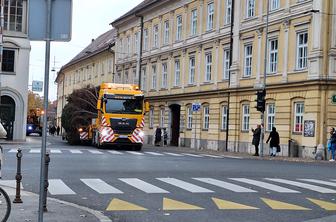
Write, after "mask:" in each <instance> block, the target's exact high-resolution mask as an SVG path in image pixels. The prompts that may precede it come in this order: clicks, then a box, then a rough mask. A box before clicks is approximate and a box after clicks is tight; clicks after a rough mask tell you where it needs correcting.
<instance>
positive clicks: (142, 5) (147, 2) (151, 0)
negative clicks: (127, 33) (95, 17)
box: [111, 0, 160, 24]
mask: <svg viewBox="0 0 336 222" xmlns="http://www.w3.org/2000/svg"><path fill="white" fill-rule="evenodd" d="M159 1H160V0H144V1H142V2H141V3H140V4H138V5H137V6H135V7H134V8H133V9H131V10H130V11H128V12H127V13H126V14H124V15H122V16H120V17H119V18H117V19H116V20H114V21H113V22H112V23H111V24H114V23H117V22H119V21H121V20H123V19H125V18H127V17H129V16H132V15H134V14H137V13H139V12H140V11H141V10H143V9H145V8H147V7H148V6H150V5H152V4H154V3H156V2H159Z"/></svg>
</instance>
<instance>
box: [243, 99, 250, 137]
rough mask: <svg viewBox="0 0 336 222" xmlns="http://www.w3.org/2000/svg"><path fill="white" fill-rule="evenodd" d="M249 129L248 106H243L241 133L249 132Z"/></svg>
mask: <svg viewBox="0 0 336 222" xmlns="http://www.w3.org/2000/svg"><path fill="white" fill-rule="evenodd" d="M249 128H250V106H249V105H243V122H242V131H249Z"/></svg>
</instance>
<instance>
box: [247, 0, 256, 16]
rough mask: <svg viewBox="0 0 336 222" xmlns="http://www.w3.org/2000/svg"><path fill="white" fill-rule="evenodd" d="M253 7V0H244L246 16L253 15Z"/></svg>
mask: <svg viewBox="0 0 336 222" xmlns="http://www.w3.org/2000/svg"><path fill="white" fill-rule="evenodd" d="M254 8H255V2H254V0H246V18H251V17H253V16H254Z"/></svg>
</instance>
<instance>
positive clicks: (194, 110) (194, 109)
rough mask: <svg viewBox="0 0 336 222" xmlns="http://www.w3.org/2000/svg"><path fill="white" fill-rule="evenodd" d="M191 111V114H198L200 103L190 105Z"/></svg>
mask: <svg viewBox="0 0 336 222" xmlns="http://www.w3.org/2000/svg"><path fill="white" fill-rule="evenodd" d="M191 108H192V111H193V112H198V111H199V110H200V109H201V104H200V103H193V104H192V105H191Z"/></svg>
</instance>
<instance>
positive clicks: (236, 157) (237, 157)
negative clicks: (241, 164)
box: [222, 155, 244, 160]
mask: <svg viewBox="0 0 336 222" xmlns="http://www.w3.org/2000/svg"><path fill="white" fill-rule="evenodd" d="M222 157H224V158H230V159H239V160H241V159H244V158H243V157H240V156H228V155H222Z"/></svg>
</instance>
